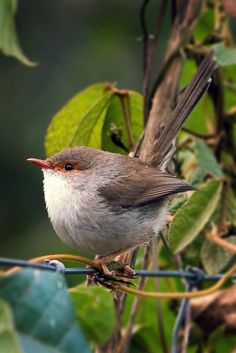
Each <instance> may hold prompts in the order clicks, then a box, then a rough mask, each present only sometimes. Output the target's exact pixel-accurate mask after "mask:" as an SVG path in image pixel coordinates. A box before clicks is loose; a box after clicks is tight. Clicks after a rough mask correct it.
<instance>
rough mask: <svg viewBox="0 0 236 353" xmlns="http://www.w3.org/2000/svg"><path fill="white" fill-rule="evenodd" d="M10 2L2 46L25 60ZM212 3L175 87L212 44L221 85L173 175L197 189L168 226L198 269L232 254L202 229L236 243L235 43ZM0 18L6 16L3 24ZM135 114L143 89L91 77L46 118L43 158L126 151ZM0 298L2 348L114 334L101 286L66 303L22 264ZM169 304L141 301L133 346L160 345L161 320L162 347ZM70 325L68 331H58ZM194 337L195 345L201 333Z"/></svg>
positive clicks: (68, 348) (186, 136) (135, 135)
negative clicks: (64, 152) (67, 152)
mask: <svg viewBox="0 0 236 353" xmlns="http://www.w3.org/2000/svg"><path fill="white" fill-rule="evenodd" d="M15 4H16V3H15V2H14V1H13V0H12V1H10V0H4V1H2V3H1V5H0V23H3V24H2V26H3V27H4V31H6V33H7V35H4V36H3V33H4V32H3V31H2V30H0V48H1V50H2V51H3V52H4V53H5V54H8V55H14V56H16V57H18V59H19V60H21V61H22V62H24V63H25V64H28V65H31V64H32V63H31V62H30V61H28V59H26V58H25V56H24V55H23V54H22V52H21V50H20V48H19V45H18V42H17V39H16V35H15V31H14V22H13V15H14V12H15ZM212 7H213V6H209V7H208V8H206V9H205V11H204V10H203V13H202V16H201V18H200V20H199V23H198V25H197V26H196V28H195V30H194V32H193V37H192V41H191V42H192V43H195V46H194V45H190V46H189V47H187V48H186V49H187V52H188V53H189V54H190V55H189V58H187V60H186V63H185V65H184V69H183V73H182V77H181V84H182V86H185V85H186V84H187V83H188V82H189V81H190V80H191V77H192V74H193V72H194V71H195V70H196V67H195V66H196V65H195V63H193V60H192V58H195V59H196V60H195V61H196V62H198V61H199V55H200V57H201V56H202V55H205V53H206V51H207V50H209V45H210V49H213V50H214V55H215V59H216V61H217V64H218V66H219V68H218V69H217V73H218V76H219V77H218V79H219V82H215V81H214V79H213V86H212V87H213V88H212V91H211V90H210V93H209V94H208V95H207V96H205V97H204V98H203V100H201V102H199V105H198V107H197V108H196V109H195V111H193V113H192V114H191V116H190V118H189V120H188V121H187V122H186V124H185V127H184V129H183V131H182V132H181V133H180V134H179V137H178V141H177V152H176V156H175V159H174V163H173V164H174V167H175V169H176V171H177V172H178V173H179V175H180V176H181V177H183V178H184V179H186V180H187V181H188V182H189V183H191V184H192V185H194V186H196V188H197V190H196V191H195V192H194V193H191V194H190V195H189V194H187V195H186V194H185V195H178V196H177V197H176V198H174V199H173V200H172V201H171V205H170V210H171V213H172V215H173V221H172V223H171V225H170V227H169V229H168V231H166V234H167V236H166V237H167V240H168V243H169V247H170V249H171V251H173V252H174V253H178V254H179V255H180V256H181V255H182V254H184V255H185V256H184V257H183V258H182V259H183V263H184V264H186V263H187V262H188V259H190V258H191V256H192V259H191V262H192V263H193V264H194V265H195V266H199V265H200V266H202V268H203V269H204V270H205V271H206V272H208V273H209V274H214V273H217V272H219V271H221V270H223V269H225V268H227V266H228V265H229V262H230V261H233V255H232V254H231V253H230V252H229V251H228V250H225V249H223V248H222V247H219V246H217V245H215V244H212V243H211V242H210V241H209V240H207V239H206V238H205V237H204V236H205V234H206V232H211V231H212V229H216V230H217V233H218V234H219V236H220V237H223V238H224V239H226V240H227V241H228V242H229V243H231V244H235V227H236V223H235V216H236V195H235V180H234V176H235V174H234V173H235V159H236V158H235V151H234V148H235V145H236V127H235V114H236V113H235V111H236V107H235V89H236V88H235V87H236V78H235V75H233V74H232V73H233V71H232V70H231V68H229V67H228V65H232V64H235V63H236V59H235V58H236V55H235V53H236V49H235V48H234V46H233V43H232V38H230V39H229V30H228V31H227V34H228V36H226V37H227V38H225V36H223V33H224V34H225V27H224V25H223V24H221V23H219V21H217V19H216V17H217V14H218V15H219V13H218V12H219V10H217V9H216V8H214V9H213V8H212ZM217 11H218V12H217ZM1 18H4V19H5V18H6V19H8V20H7V21H6V22H1ZM230 37H231V36H230ZM212 38H213V39H214V40H213V39H212ZM230 41H231V42H230ZM234 70H235V68H234ZM216 83H218V86H217V84H216ZM214 85H215V86H214ZM219 86H220V89H219V91H220V92H221V91H223V93H222V95H223V94H224V99H225V102H224V103H222V106H219V101H220V99H219V96H217V94H216V92H218V90H217V87H219ZM232 92H234V95H233V94H232ZM220 98H222V97H220ZM142 121H143V98H142V95H141V94H140V93H138V92H135V91H131V90H121V89H118V88H117V87H116V85H115V84H113V83H104V82H102V83H97V84H93V85H91V86H89V87H87V88H85V89H84V90H83V91H81V92H78V93H77V94H76V95H75V96H74V97H73V98H72V99H71V100H69V102H68V103H66V104H65V106H64V107H62V108H61V110H59V112H58V113H57V114H56V115H55V116H54V117H53V118H52V121H51V123H50V125H49V127H48V131H47V134H46V137H45V147H46V153H47V156H51V155H53V154H54V153H56V152H58V151H60V150H61V149H63V148H65V147H69V146H75V145H87V146H91V147H95V148H102V149H104V150H107V151H111V152H119V153H126V154H127V153H128V152H129V151H130V150H132V151H133V150H134V148H135V146H136V144H137V143H138V141H139V138H140V135H141V133H142V130H143V122H142ZM192 254H194V256H193V255H192ZM142 258H143V251H142V250H141V252H140V255H139V257H138V261H137V266H139V267H142V261H141V259H142ZM159 263H160V266H163V267H164V268H171V267H172V266H173V260H172V258H171V257H170V255H169V253H168V251H167V250H166V249H165V247H162V248H161V251H160V255H159ZM159 285H160V284H159V283H156V282H155V281H149V282H148V283H147V284H146V286H145V289H146V290H156V289H157V288H158V287H159ZM160 286H161V290H166V291H171V290H180V289H182V285H181V284H179V283H177V282H176V281H174V280H163V282H161V285H160ZM0 298H1V302H0V313H1V320H0V343H1V347H4V352H7V353H8V352H16V353H21V352H33V351H36V349H38V351H40V349H41V351H42V350H43V351H44V352H52V351H54V349H55V350H56V351H58V352H65V353H66V352H77V351H78V347H80V352H89V351H90V347H89V345H88V343H87V341H89V342H92V343H93V346H101V345H103V344H105V343H106V341H107V340H108V339H109V338H110V337H111V335H112V332H113V331H114V327H115V310H114V306H113V302H112V297H111V295H110V294H109V293H108V292H107V291H106V290H105V289H103V288H100V287H99V288H84V287H82V286H77V287H75V288H73V290H72V291H71V298H72V301H73V304H74V308H73V306H72V303H71V299H70V297H69V296H68V292H67V288H66V284H65V282H64V280H63V278H62V277H61V275H59V274H52V273H44V272H38V271H21V272H19V273H17V274H16V275H13V276H10V277H6V278H4V277H3V278H1V280H0ZM134 300H135V299H133V298H128V300H127V305H126V307H125V310H124V315H123V327H125V326H127V325H128V323H129V319H130V312H131V310H132V306H133V302H134ZM58 308H60V310H58ZM176 310H177V307H176V304H175V303H172V306H171V305H170V304H169V303H164V304H163V306H162V307H160V306H157V303H155V302H153V301H145V302H142V305H140V307H139V312H138V315H137V318H136V322H135V325H133V327H132V340H131V352H137V353H138V352H142V351H143V349H144V347H143V342H145V351H146V352H162V351H163V337H162V335H163V333H162V334H161V332H160V326H161V324H160V322H162V324H163V321H164V324H163V326H164V329H163V330H164V335H165V337H166V338H165V339H166V341H167V345H168V343H169V342H170V340H171V336H172V331H171V329H172V327H173V325H170V323H171V324H173V323H174V319H175V316H176V315H175V314H176ZM157 312H158V315H159V323H157V319H156V318H157ZM104 313H105V314H104ZM104 316H105V319H104ZM163 317H164V318H165V320H163ZM76 320H77V321H76ZM78 322H79V323H80V325H79V324H78ZM80 327H82V331H83V332H84V335H85V337H86V339H85V338H84V336H83V333H82V332H81V329H80ZM68 328H69V330H70V331H69V332H70V334H69V335H65V332H66V333H67V330H68ZM157 332H158V341H157V339H156V336H157ZM147 333H148V334H147ZM64 337H65V339H64ZM202 337H203V336H202ZM204 338H205V336H204ZM221 338H222V339H221ZM223 339H224V337H223V335H222V337H220V338H219V339H218V341H217V345H216V344H215V343H214V340H213V339H212V336H211V337H210V338H209V342H208V343H207V344H209V345H210V346H211V349H212V351H213V352H214V351H215V352H217V351H219V349H218V345H219V347H220V346H221V345H222V341H223ZM160 341H162V345H161V344H159V342H160ZM199 341H200V343H199V344H198V347H197V348H198V351H200V348H201V338H200V339H199ZM59 342H62V343H61V344H59ZM230 346H231V345H230ZM222 349H223V348H222Z"/></svg>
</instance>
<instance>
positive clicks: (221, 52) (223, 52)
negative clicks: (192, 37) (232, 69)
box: [213, 43, 236, 66]
mask: <svg viewBox="0 0 236 353" xmlns="http://www.w3.org/2000/svg"><path fill="white" fill-rule="evenodd" d="M213 50H214V53H215V55H214V57H215V59H216V61H217V63H218V64H219V65H220V66H229V65H235V64H236V48H228V47H226V46H225V45H224V43H218V44H215V45H214V46H213Z"/></svg>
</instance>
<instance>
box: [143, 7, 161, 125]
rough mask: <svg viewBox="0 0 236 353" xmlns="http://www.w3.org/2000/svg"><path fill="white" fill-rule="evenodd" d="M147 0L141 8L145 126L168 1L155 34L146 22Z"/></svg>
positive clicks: (158, 16) (159, 14) (159, 13)
mask: <svg viewBox="0 0 236 353" xmlns="http://www.w3.org/2000/svg"><path fill="white" fill-rule="evenodd" d="M144 5H147V1H145V0H144V4H143V6H142V8H141V14H142V16H141V26H142V30H143V44H144V45H143V99H144V126H146V124H147V119H148V114H149V101H150V97H149V91H150V80H151V73H152V70H153V64H154V59H155V52H156V48H157V43H158V40H159V38H160V33H161V27H162V24H163V21H164V16H165V11H166V8H167V1H166V0H162V1H161V3H160V5H159V9H158V15H157V20H156V29H155V33H154V35H149V34H148V31H147V27H146V22H145V12H146V7H145V6H144Z"/></svg>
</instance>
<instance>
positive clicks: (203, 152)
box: [190, 139, 224, 184]
mask: <svg viewBox="0 0 236 353" xmlns="http://www.w3.org/2000/svg"><path fill="white" fill-rule="evenodd" d="M194 152H195V153H194V154H195V156H196V159H197V162H196V163H197V168H196V170H195V171H194V173H193V175H192V177H191V179H190V182H191V183H192V184H198V183H199V182H201V180H202V179H203V177H204V176H205V175H206V174H209V173H210V174H211V175H214V176H216V177H219V178H223V177H224V174H223V172H222V170H221V168H220V166H219V164H218V162H217V160H216V158H215V156H214V153H213V151H212V150H211V149H210V148H209V147H208V146H207V145H206V144H205V142H204V141H202V140H200V139H197V140H196V143H195V147H194Z"/></svg>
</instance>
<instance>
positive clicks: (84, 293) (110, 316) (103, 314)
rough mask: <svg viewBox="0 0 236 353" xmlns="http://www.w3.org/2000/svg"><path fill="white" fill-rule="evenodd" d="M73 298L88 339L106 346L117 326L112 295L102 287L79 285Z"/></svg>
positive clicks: (72, 294) (72, 295)
mask: <svg viewBox="0 0 236 353" xmlns="http://www.w3.org/2000/svg"><path fill="white" fill-rule="evenodd" d="M75 291H76V292H75ZM71 297H72V301H73V303H74V305H75V308H76V315H77V316H78V318H79V321H80V323H81V326H82V328H83V331H84V333H85V335H86V337H87V339H88V340H89V341H92V342H94V343H95V344H96V345H102V344H104V343H105V342H106V341H107V340H108V338H109V337H110V336H111V334H112V332H113V329H114V325H115V311H114V303H113V298H112V295H111V294H110V293H109V292H108V291H107V290H105V289H104V288H101V287H92V286H90V287H89V288H88V287H85V286H84V285H79V286H77V287H76V288H73V292H72V293H71Z"/></svg>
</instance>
